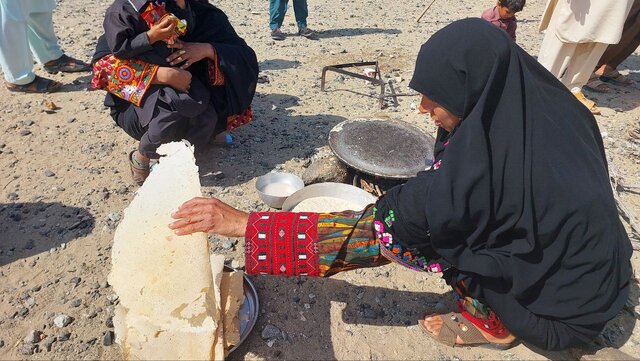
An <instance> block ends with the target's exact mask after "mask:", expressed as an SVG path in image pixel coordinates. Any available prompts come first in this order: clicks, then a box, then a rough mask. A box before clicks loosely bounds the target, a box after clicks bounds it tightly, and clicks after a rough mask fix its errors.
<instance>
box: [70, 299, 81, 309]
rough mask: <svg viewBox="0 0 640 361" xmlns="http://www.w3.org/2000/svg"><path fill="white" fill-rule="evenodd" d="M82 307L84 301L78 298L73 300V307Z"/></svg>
mask: <svg viewBox="0 0 640 361" xmlns="http://www.w3.org/2000/svg"><path fill="white" fill-rule="evenodd" d="M80 305H82V300H81V299H79V298H77V299H75V300H73V301H72V302H71V306H72V307H80Z"/></svg>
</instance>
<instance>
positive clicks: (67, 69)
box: [44, 54, 91, 74]
mask: <svg viewBox="0 0 640 361" xmlns="http://www.w3.org/2000/svg"><path fill="white" fill-rule="evenodd" d="M44 70H46V71H47V72H48V73H50V74H55V73H57V72H60V71H61V72H63V73H77V72H80V71H89V70H91V65H90V64H87V63H85V62H84V61H82V60H78V59H74V58H72V57H70V56H67V55H66V54H63V55H62V56H61V57H59V58H58V59H56V60H51V61H49V62H47V63H45V64H44Z"/></svg>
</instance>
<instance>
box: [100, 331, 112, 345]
mask: <svg viewBox="0 0 640 361" xmlns="http://www.w3.org/2000/svg"><path fill="white" fill-rule="evenodd" d="M102 344H103V345H105V346H111V345H112V344H113V331H107V332H105V333H104V337H103V339H102Z"/></svg>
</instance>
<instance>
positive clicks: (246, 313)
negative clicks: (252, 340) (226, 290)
mask: <svg viewBox="0 0 640 361" xmlns="http://www.w3.org/2000/svg"><path fill="white" fill-rule="evenodd" d="M233 271H235V269H233V268H231V267H229V266H224V272H233ZM242 288H243V291H244V300H243V301H242V307H240V311H239V317H238V318H239V319H240V342H238V344H237V345H235V346H233V347H232V348H231V349H230V350H229V353H232V352H233V351H235V350H236V349H237V348H238V347H239V346H240V345H242V343H243V342H244V341H245V340H246V339H247V338H248V337H249V334H250V333H251V330H253V327H254V326H255V325H256V322H257V321H258V315H259V313H260V301H259V300H258V292H257V291H256V288H255V286H254V285H253V282H251V280H250V279H249V278H248V277H247V275H246V274H245V275H244V282H243V284H242Z"/></svg>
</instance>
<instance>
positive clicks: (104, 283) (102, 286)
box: [100, 281, 109, 288]
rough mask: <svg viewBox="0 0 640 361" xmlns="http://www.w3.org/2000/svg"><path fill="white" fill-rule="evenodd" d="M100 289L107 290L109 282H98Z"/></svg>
mask: <svg viewBox="0 0 640 361" xmlns="http://www.w3.org/2000/svg"><path fill="white" fill-rule="evenodd" d="M100 288H109V282H107V281H102V282H100Z"/></svg>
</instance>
